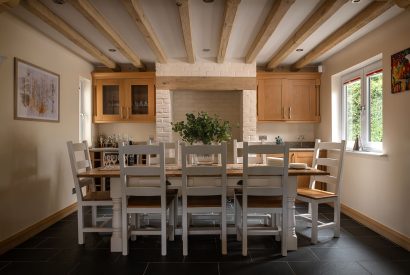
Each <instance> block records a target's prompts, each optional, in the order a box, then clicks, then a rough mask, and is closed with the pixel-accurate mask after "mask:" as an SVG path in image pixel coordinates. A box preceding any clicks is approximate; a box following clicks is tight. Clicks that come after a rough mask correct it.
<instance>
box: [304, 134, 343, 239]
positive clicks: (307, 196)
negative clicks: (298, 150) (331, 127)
mask: <svg viewBox="0 0 410 275" xmlns="http://www.w3.org/2000/svg"><path fill="white" fill-rule="evenodd" d="M345 148H346V141H345V140H342V141H341V142H321V141H320V140H316V143H315V149H314V153H313V163H312V167H313V168H318V166H320V169H321V170H326V171H328V172H330V175H329V176H311V177H310V183H309V188H298V189H297V196H296V199H297V200H300V201H303V202H307V203H309V210H308V213H306V214H300V215H298V217H300V218H302V219H303V220H306V221H308V222H310V223H311V225H312V232H311V238H310V239H311V242H312V243H313V244H315V243H317V241H318V230H320V229H325V228H334V236H335V237H339V236H340V185H341V181H342V171H343V157H344V153H345ZM322 150H325V151H326V157H321V154H320V153H321V151H322ZM316 181H318V182H322V183H326V184H327V185H333V190H334V191H331V192H330V191H323V190H319V189H316V188H315V184H316ZM321 203H333V207H334V215H333V221H332V222H328V223H325V222H321V221H319V220H318V215H319V214H318V207H319V204H321Z"/></svg>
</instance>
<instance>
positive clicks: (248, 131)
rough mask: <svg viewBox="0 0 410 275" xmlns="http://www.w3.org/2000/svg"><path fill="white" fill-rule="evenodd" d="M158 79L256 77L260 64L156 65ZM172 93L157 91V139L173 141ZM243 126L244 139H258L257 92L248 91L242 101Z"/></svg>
mask: <svg viewBox="0 0 410 275" xmlns="http://www.w3.org/2000/svg"><path fill="white" fill-rule="evenodd" d="M156 76H221V77H256V65H255V63H253V64H244V63H224V64H217V63H213V62H202V63H195V64H188V63H182V62H175V63H167V64H160V63H156ZM171 99H172V91H170V90H157V91H156V139H157V140H158V141H164V142H166V141H172V130H171V124H170V122H171V121H172V102H171V101H172V100H171ZM241 103H242V104H241V108H240V111H241V114H242V115H241V126H242V138H243V140H245V141H246V140H255V139H256V126H257V118H256V90H244V91H243V92H242V100H241Z"/></svg>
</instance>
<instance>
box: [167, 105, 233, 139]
mask: <svg viewBox="0 0 410 275" xmlns="http://www.w3.org/2000/svg"><path fill="white" fill-rule="evenodd" d="M185 116H186V121H179V122H176V123H172V122H171V125H172V131H174V132H177V133H178V134H179V135H180V136H181V138H182V140H183V141H185V142H188V143H190V144H193V143H195V142H202V143H203V144H211V143H213V142H216V143H220V142H222V141H228V140H230V139H231V126H230V124H229V121H223V120H221V119H219V118H218V116H216V115H215V116H213V117H211V116H209V115H208V114H207V113H206V112H199V113H198V115H197V116H195V115H194V114H192V113H187V114H186V115H185Z"/></svg>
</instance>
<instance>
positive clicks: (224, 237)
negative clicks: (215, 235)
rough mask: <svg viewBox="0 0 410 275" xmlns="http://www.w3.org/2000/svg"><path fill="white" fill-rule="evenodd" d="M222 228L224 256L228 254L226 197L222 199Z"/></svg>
mask: <svg viewBox="0 0 410 275" xmlns="http://www.w3.org/2000/svg"><path fill="white" fill-rule="evenodd" d="M221 216H222V217H221V228H222V255H226V254H228V248H227V241H226V197H224V198H222V213H221Z"/></svg>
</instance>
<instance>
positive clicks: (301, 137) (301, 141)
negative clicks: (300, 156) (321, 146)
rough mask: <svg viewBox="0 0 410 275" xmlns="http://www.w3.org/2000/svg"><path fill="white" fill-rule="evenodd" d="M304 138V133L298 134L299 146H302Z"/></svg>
mask: <svg viewBox="0 0 410 275" xmlns="http://www.w3.org/2000/svg"><path fill="white" fill-rule="evenodd" d="M304 139H305V136H304V135H299V136H298V141H299V142H300V148H302V143H303V140H304Z"/></svg>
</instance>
